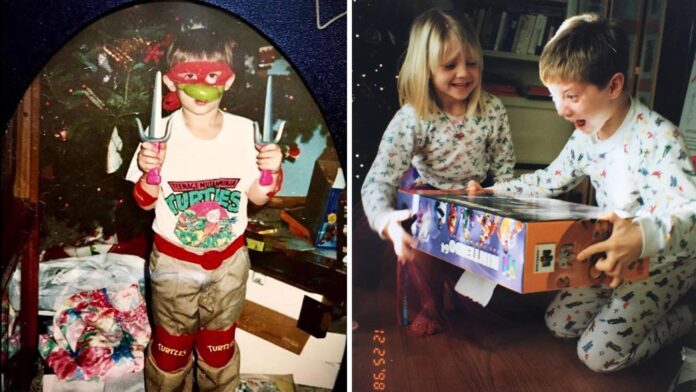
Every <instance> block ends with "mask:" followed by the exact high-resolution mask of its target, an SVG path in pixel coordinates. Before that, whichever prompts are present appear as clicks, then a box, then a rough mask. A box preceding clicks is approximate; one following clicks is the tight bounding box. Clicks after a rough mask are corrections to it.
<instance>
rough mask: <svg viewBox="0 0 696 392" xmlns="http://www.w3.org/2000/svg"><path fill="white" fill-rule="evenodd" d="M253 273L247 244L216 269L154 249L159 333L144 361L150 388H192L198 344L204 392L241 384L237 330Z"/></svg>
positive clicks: (152, 271) (154, 298)
mask: <svg viewBox="0 0 696 392" xmlns="http://www.w3.org/2000/svg"><path fill="white" fill-rule="evenodd" d="M248 274H249V253H248V250H247V248H246V247H241V248H240V249H238V250H237V251H236V252H235V253H234V254H233V255H232V256H231V257H229V258H227V259H225V260H224V261H223V262H222V264H221V265H220V266H219V267H217V268H215V269H212V270H206V269H204V268H203V267H201V266H200V265H198V264H195V263H191V262H187V261H182V260H178V259H176V258H174V257H171V256H168V255H166V254H164V253H162V252H160V251H159V250H158V249H157V248H156V247H154V249H153V250H152V254H151V255H150V280H151V284H150V287H151V291H152V293H151V294H152V311H153V320H154V324H155V331H154V332H153V337H154V338H153V341H152V342H151V344H150V346H149V347H148V352H147V357H146V362H145V385H146V389H147V391H148V392H152V391H190V390H191V389H192V384H193V375H192V371H191V370H192V368H193V363H194V356H193V355H192V354H193V349H194V348H195V350H196V352H197V354H198V355H197V356H198V361H197V370H198V371H197V373H196V380H197V382H198V387H199V389H200V390H201V391H234V390H235V389H236V388H237V386H238V385H239V359H240V354H239V347H238V346H237V344H236V342H235V341H234V328H235V327H236V324H235V323H236V321H237V319H238V318H239V315H240V314H241V311H242V306H243V304H244V298H245V295H246V281H247V277H248ZM230 355H231V358H230ZM163 368H164V369H163Z"/></svg>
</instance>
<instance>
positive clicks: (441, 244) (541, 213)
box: [397, 190, 648, 293]
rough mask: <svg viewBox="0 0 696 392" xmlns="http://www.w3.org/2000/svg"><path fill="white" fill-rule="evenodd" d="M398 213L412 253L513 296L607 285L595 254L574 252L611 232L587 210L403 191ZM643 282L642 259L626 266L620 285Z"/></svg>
mask: <svg viewBox="0 0 696 392" xmlns="http://www.w3.org/2000/svg"><path fill="white" fill-rule="evenodd" d="M397 205H398V206H399V209H409V210H411V212H412V213H413V218H412V219H411V221H409V222H408V223H407V225H408V226H409V227H407V229H410V231H411V233H412V234H413V236H414V237H415V238H416V239H417V240H418V245H417V249H418V250H420V251H422V252H425V253H427V254H429V255H432V256H434V257H437V258H439V259H442V260H445V261H447V262H449V263H451V264H454V265H456V266H458V267H461V268H463V269H466V270H467V271H470V272H474V273H477V274H480V275H483V276H485V277H487V278H489V279H492V280H494V281H496V282H497V283H498V284H500V285H502V286H505V287H507V288H509V289H511V290H514V291H517V292H519V293H530V292H537V291H549V290H558V289H562V288H568V287H586V286H594V285H598V284H608V283H609V282H610V281H611V278H610V277H609V276H607V275H605V274H604V273H603V272H602V271H599V270H597V269H596V268H594V264H595V263H596V262H597V260H598V259H599V257H600V256H599V255H594V256H592V257H591V258H589V259H587V260H583V261H578V260H577V259H576V255H577V254H578V253H580V251H582V250H583V249H585V248H586V247H588V246H589V245H591V244H594V243H596V242H600V241H603V240H605V239H607V238H609V236H610V235H611V224H610V223H608V222H605V221H596V218H597V217H598V216H600V215H601V213H602V211H601V210H600V209H599V208H597V207H593V206H587V205H583V204H576V203H569V202H565V201H561V200H556V199H548V198H538V197H534V198H530V197H512V196H506V195H481V196H468V195H466V194H465V193H463V192H462V191H432V190H426V191H423V190H402V191H399V194H398V197H397ZM647 277H648V261H647V259H643V260H637V261H635V262H632V263H630V264H629V265H628V268H627V271H626V273H625V277H624V278H625V280H642V279H646V278H647Z"/></svg>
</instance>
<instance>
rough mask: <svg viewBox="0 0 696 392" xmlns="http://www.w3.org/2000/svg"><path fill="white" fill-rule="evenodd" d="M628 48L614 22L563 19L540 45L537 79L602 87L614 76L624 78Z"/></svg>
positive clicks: (593, 18) (587, 17) (583, 17)
mask: <svg viewBox="0 0 696 392" xmlns="http://www.w3.org/2000/svg"><path fill="white" fill-rule="evenodd" d="M628 48H629V44H628V36H627V34H626V32H625V31H624V30H623V29H622V28H621V26H620V25H619V21H618V20H616V19H605V18H602V17H600V16H598V15H596V14H582V15H576V16H573V17H571V18H568V19H566V20H565V21H564V22H563V23H562V24H561V26H560V28H559V29H558V32H556V34H555V35H554V36H553V37H552V38H551V40H549V42H548V43H547V44H546V45H545V46H544V50H543V52H542V53H541V59H540V60H539V77H540V78H541V81H542V82H544V84H549V83H553V82H559V81H578V82H582V83H591V84H594V85H595V86H597V87H600V88H604V87H606V85H607V84H608V83H609V81H610V80H611V78H612V77H613V76H614V75H615V74H616V73H622V74H623V75H624V78H626V76H627V71H628ZM625 85H626V84H625V83H624V86H625Z"/></svg>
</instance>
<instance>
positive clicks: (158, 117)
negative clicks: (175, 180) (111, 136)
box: [135, 71, 171, 185]
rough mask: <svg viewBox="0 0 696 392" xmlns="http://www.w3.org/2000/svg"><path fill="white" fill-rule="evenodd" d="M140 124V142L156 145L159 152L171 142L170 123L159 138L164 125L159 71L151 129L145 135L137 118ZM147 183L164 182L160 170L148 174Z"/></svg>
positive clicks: (153, 94) (153, 99) (151, 114)
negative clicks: (163, 144)
mask: <svg viewBox="0 0 696 392" xmlns="http://www.w3.org/2000/svg"><path fill="white" fill-rule="evenodd" d="M135 121H136V122H137V123H138V132H139V133H140V140H141V141H143V142H151V143H154V145H155V149H156V151H157V152H159V143H160V142H166V141H167V140H169V136H170V134H171V127H170V125H171V124H170V122H169V121H167V126H166V130H165V132H164V136H162V137H159V138H158V137H157V130H158V129H160V127H161V124H162V73H161V72H160V71H157V74H156V75H155V88H154V91H153V93H152V112H151V113H150V127H149V128H148V130H147V133H145V130H144V129H143V124H142V123H141V122H140V119H139V118H137V117H136V118H135ZM146 181H147V183H148V184H150V185H159V183H160V181H162V177H160V175H159V169H152V170H150V171H148V172H147V178H146Z"/></svg>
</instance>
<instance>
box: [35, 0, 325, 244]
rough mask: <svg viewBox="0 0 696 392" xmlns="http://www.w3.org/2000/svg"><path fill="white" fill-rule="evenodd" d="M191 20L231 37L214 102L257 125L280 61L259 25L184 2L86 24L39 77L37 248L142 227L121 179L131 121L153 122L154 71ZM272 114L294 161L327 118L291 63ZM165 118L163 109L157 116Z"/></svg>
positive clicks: (129, 150) (129, 151) (144, 216)
mask: <svg viewBox="0 0 696 392" xmlns="http://www.w3.org/2000/svg"><path fill="white" fill-rule="evenodd" d="M192 23H197V24H203V25H204V26H205V28H208V29H212V31H213V32H217V31H219V32H220V33H221V34H222V33H226V34H232V35H233V37H234V40H235V41H236V43H237V47H236V49H235V56H234V57H235V58H234V64H233V68H234V70H235V74H236V79H235V84H234V86H233V87H232V88H231V89H230V90H229V91H228V92H227V93H226V94H225V95H224V97H223V100H222V103H221V105H220V107H221V108H222V109H223V110H225V111H227V112H231V113H234V114H237V115H241V116H244V117H248V118H250V119H252V120H255V121H258V122H259V123H262V119H263V110H264V99H265V88H266V80H267V75H266V70H265V69H264V68H262V67H259V64H261V63H262V62H268V61H272V60H274V59H281V58H282V56H281V54H279V53H278V52H277V51H275V50H269V48H268V47H269V46H270V45H271V44H270V43H269V42H268V41H266V40H265V39H264V38H263V37H261V36H260V35H259V33H258V32H256V31H255V30H253V29H252V28H251V27H249V26H248V25H246V24H245V23H244V22H243V21H241V20H239V19H237V18H234V17H232V16H231V15H229V14H227V13H225V12H222V11H219V10H216V9H213V8H209V7H205V6H200V5H195V4H186V3H151V4H143V5H138V6H134V7H130V8H127V9H123V10H121V11H119V12H116V13H114V14H112V15H109V16H107V17H105V18H102V19H101V20H99V21H97V22H95V23H94V24H92V25H90V26H89V27H87V28H86V29H85V30H83V31H82V32H81V33H80V34H79V35H77V36H76V37H75V38H73V39H72V40H71V41H70V42H69V43H68V44H67V45H66V46H65V47H64V48H63V49H62V50H61V51H59V52H58V53H56V55H55V56H54V57H53V58H52V59H51V61H50V62H49V64H47V66H46V67H45V68H44V71H43V72H42V74H41V82H42V88H41V90H42V112H41V158H40V160H41V202H42V206H43V209H42V232H41V233H42V240H41V244H42V248H48V247H50V246H53V245H56V244H58V243H63V242H69V241H72V240H75V239H77V238H78V237H79V236H82V235H85V234H87V233H91V232H93V231H94V230H96V229H97V228H102V229H103V231H104V234H105V235H111V234H113V233H116V232H117V231H118V234H119V237H120V238H123V237H126V238H123V239H127V237H129V236H131V235H136V234H139V233H143V232H144V231H145V230H147V228H148V226H149V223H150V222H151V221H152V215H151V214H149V213H145V212H143V211H142V210H140V209H139V208H138V207H137V206H135V203H133V201H132V198H131V196H130V193H131V190H132V184H131V183H129V182H127V181H125V180H124V176H125V172H126V170H127V168H128V165H129V163H130V159H131V157H132V156H133V153H134V151H135V150H136V148H137V146H138V143H139V142H140V140H139V136H138V131H137V125H136V122H135V118H136V117H138V118H140V120H141V121H142V122H143V123H144V124H147V123H149V116H150V109H151V99H152V98H151V97H152V89H153V81H154V78H155V73H156V72H157V71H158V70H159V71H162V72H163V73H166V71H167V70H168V69H167V65H166V50H167V47H168V45H169V43H170V42H171V41H172V39H174V38H175V37H176V34H177V33H178V32H180V31H182V29H186V28H188V27H190V26H191V24H192ZM273 87H274V91H273V100H274V102H276V103H277V104H276V105H275V107H274V117H276V118H279V119H284V120H286V121H287V124H288V125H287V126H286V129H285V132H284V135H283V139H282V140H281V142H280V144H281V145H282V146H283V147H284V148H285V150H286V152H289V153H290V154H289V155H288V156H289V157H290V159H292V158H293V157H294V156H295V155H296V154H297V153H298V151H297V146H296V145H295V144H294V141H295V140H300V141H306V140H308V139H309V138H311V136H312V135H313V132H314V130H315V129H316V128H317V126H320V127H321V130H322V133H323V134H327V133H328V131H327V129H326V125H325V123H324V120H323V118H322V116H321V113H320V112H319V109H318V108H317V106H316V104H314V102H313V100H312V98H311V96H310V94H309V92H308V91H307V89H306V87H305V85H304V84H303V83H302V81H301V79H300V78H299V76H298V75H297V74H296V73H295V71H294V70H293V69H290V73H289V75H287V76H282V77H280V78H274V83H273ZM163 114H164V115H168V114H169V113H163Z"/></svg>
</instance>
